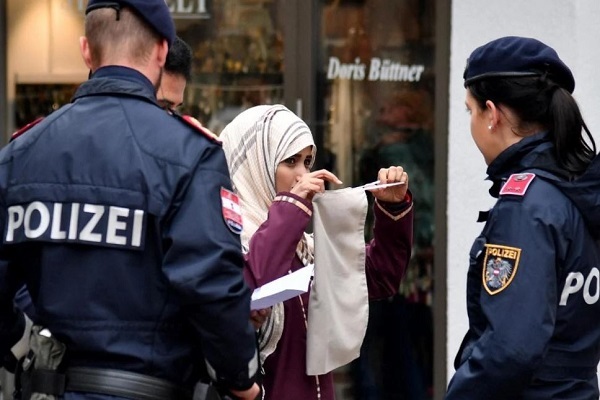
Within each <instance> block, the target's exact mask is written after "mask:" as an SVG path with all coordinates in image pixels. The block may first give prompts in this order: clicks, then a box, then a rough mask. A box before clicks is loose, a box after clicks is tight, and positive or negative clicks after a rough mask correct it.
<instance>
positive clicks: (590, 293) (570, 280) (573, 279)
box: [558, 268, 600, 306]
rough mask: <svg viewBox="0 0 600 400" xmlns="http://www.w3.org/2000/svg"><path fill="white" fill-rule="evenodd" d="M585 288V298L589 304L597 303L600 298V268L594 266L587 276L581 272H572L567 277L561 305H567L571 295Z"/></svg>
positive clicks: (561, 296)
mask: <svg viewBox="0 0 600 400" xmlns="http://www.w3.org/2000/svg"><path fill="white" fill-rule="evenodd" d="M582 288H583V300H584V301H585V302H586V303H587V304H596V302H597V301H598V298H600V270H599V269H598V268H592V270H591V271H590V272H589V273H588V276H587V277H584V276H583V274H582V273H581V272H571V273H569V275H567V279H565V286H564V288H563V290H562V293H561V295H560V302H559V303H558V304H559V305H561V306H566V305H567V301H568V300H569V296H571V295H572V294H575V293H577V292H579V291H580V290H581V289H582Z"/></svg>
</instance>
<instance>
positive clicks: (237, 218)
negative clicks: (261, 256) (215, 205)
mask: <svg viewBox="0 0 600 400" xmlns="http://www.w3.org/2000/svg"><path fill="white" fill-rule="evenodd" d="M221 209H222V211H223V219H224V220H225V224H226V225H227V227H228V228H229V230H230V231H232V232H233V233H235V234H238V235H239V234H240V233H242V229H243V228H244V225H243V223H242V207H241V206H240V198H239V196H238V195H237V194H235V193H233V192H232V191H231V190H227V189H225V188H224V187H222V188H221Z"/></svg>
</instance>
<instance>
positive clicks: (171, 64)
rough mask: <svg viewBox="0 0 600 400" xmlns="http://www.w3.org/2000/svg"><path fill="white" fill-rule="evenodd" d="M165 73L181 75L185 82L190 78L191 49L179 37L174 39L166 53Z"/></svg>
mask: <svg viewBox="0 0 600 400" xmlns="http://www.w3.org/2000/svg"><path fill="white" fill-rule="evenodd" d="M165 72H166V73H168V74H173V75H181V76H183V77H184V78H185V80H186V81H189V80H190V78H191V76H192V49H191V47H190V46H189V45H188V44H187V43H186V42H185V41H183V39H181V38H180V37H179V36H176V37H175V40H174V41H173V44H172V45H171V47H170V48H169V52H168V53H167V61H166V62H165Z"/></svg>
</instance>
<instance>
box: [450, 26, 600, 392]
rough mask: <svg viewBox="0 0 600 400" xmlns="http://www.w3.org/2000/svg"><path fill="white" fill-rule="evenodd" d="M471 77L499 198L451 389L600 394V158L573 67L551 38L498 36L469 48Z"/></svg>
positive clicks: (478, 136)
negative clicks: (599, 369)
mask: <svg viewBox="0 0 600 400" xmlns="http://www.w3.org/2000/svg"><path fill="white" fill-rule="evenodd" d="M464 80H465V81H464V83H465V87H466V106H467V109H468V111H469V113H470V116H471V117H470V118H471V134H472V136H473V139H474V141H475V144H476V145H477V147H478V148H479V150H480V151H481V153H482V154H483V158H484V159H485V162H486V163H487V165H488V168H487V174H488V176H489V179H490V180H491V181H492V182H493V186H492V188H491V189H490V193H491V194H492V195H493V196H494V197H496V198H497V199H498V200H497V201H496V204H495V205H494V207H493V208H492V209H491V210H490V211H489V213H481V215H480V220H486V222H485V226H484V228H483V231H482V233H481V235H480V236H479V237H478V238H477V239H476V240H475V243H474V244H473V247H472V248H471V252H470V267H469V272H468V277H467V310H468V315H469V330H468V332H467V334H466V336H465V338H464V340H463V343H462V345H461V347H460V350H459V352H458V354H457V356H456V360H455V368H456V373H455V374H454V376H453V378H452V379H451V381H450V384H449V386H448V391H447V393H446V397H445V398H446V400H455V399H460V400H471V399H472V400H474V399H486V400H494V399H540V400H541V399H559V398H560V399H570V400H573V399H581V400H583V399H597V398H598V396H599V393H598V378H597V375H596V369H597V366H598V362H599V361H600V302H599V301H598V300H599V296H600V288H599V279H600V271H599V269H598V268H599V267H600V247H599V243H600V242H599V241H598V239H600V207H598V204H600V158H599V157H597V156H596V145H595V143H594V140H593V138H592V136H591V134H590V132H589V130H588V128H587V127H586V125H585V123H584V121H583V118H582V116H581V112H580V109H579V107H578V105H577V103H576V102H575V100H574V98H573V97H572V93H573V91H574V89H575V80H574V78H573V75H572V73H571V71H570V70H569V68H568V67H567V66H566V65H565V64H564V63H563V61H562V60H561V59H560V58H559V56H558V54H557V53H556V51H555V50H554V49H552V48H551V47H549V46H547V45H546V44H544V43H542V42H540V41H538V40H536V39H532V38H526V37H502V38H499V39H496V40H493V41H491V42H489V43H487V44H485V45H483V46H481V47H479V48H477V49H475V50H474V51H473V53H471V55H470V57H469V59H468V62H467V67H466V69H465V72H464ZM583 131H585V132H586V134H587V138H586V136H585V135H583Z"/></svg>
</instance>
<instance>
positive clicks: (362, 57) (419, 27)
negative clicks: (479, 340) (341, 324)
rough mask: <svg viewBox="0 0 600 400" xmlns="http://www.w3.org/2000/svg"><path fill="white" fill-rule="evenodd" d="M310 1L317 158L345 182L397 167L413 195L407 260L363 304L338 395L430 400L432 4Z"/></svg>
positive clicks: (403, 0)
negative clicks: (358, 335) (395, 285)
mask: <svg viewBox="0 0 600 400" xmlns="http://www.w3.org/2000/svg"><path fill="white" fill-rule="evenodd" d="M320 3H321V13H320V15H321V36H320V37H321V47H320V55H319V66H320V70H319V71H318V82H317V90H318V91H320V93H318V95H317V99H319V100H318V101H320V104H318V106H317V112H318V120H319V122H320V123H319V124H318V125H317V134H318V135H319V136H320V137H321V138H322V142H323V145H322V147H323V148H324V150H325V151H324V154H325V158H324V159H323V162H324V163H326V164H328V165H327V166H328V167H329V168H330V169H332V170H333V171H334V172H335V173H336V174H337V176H338V177H340V179H341V180H342V181H343V182H344V185H345V186H348V185H353V186H354V185H359V184H364V183H367V182H370V181H372V180H373V177H374V176H376V173H377V171H378V170H379V168H381V167H386V166H389V165H401V166H403V167H404V168H405V169H406V170H407V172H408V173H409V176H410V188H411V191H412V192H413V194H414V197H415V231H414V235H415V247H414V249H413V259H412V261H411V265H410V266H409V268H408V270H407V275H406V277H405V279H404V282H403V284H402V285H401V287H400V288H399V291H398V294H397V295H396V296H394V297H393V298H390V299H388V300H385V301H379V302H372V303H371V306H370V320H369V327H368V330H367V335H366V338H365V342H364V344H363V348H362V351H361V357H360V358H359V359H358V360H356V361H355V362H354V363H353V364H352V365H351V367H350V368H347V369H346V371H345V374H346V375H350V376H351V377H352V378H351V379H350V380H351V382H352V384H346V385H344V387H345V391H341V395H342V396H344V397H343V398H347V399H351V398H354V399H357V400H359V399H360V400H367V399H368V400H384V399H385V400H388V399H394V400H404V399H411V400H412V399H418V400H421V399H430V398H432V396H433V394H432V385H433V320H432V310H431V307H432V296H433V295H434V293H433V238H434V186H433V182H434V175H433V173H434V162H435V160H434V138H433V115H434V104H433V98H434V86H435V76H434V57H433V56H434V53H435V40H434V39H435V32H434V31H433V28H434V26H435V19H434V18H435V9H434V5H435V2H434V1H433V0H321V2H320ZM370 200H372V197H370ZM368 223H369V224H371V223H372V215H369V216H368ZM369 226H370V225H369ZM368 231H369V230H368V229H367V232H368ZM367 236H370V232H368V233H367ZM366 239H369V237H367V238H366ZM346 380H347V379H346Z"/></svg>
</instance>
